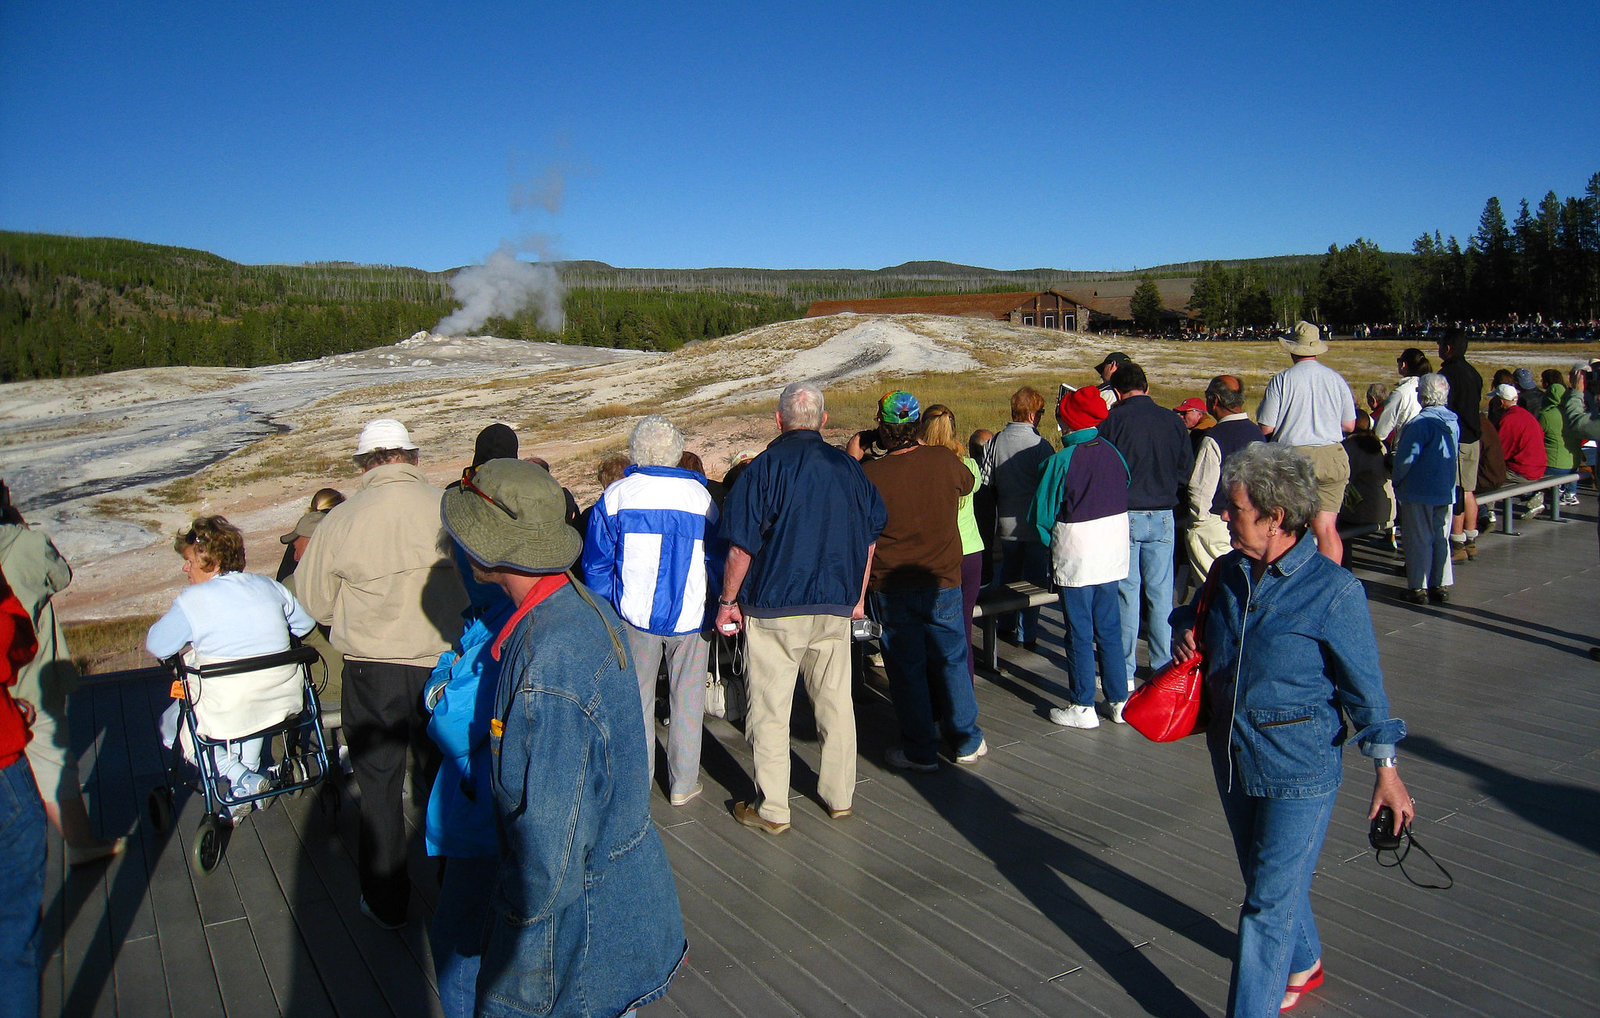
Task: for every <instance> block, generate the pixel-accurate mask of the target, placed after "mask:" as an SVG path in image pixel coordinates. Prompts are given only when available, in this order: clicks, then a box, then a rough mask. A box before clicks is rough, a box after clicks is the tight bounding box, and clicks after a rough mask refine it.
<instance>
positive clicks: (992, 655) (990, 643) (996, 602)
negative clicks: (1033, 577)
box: [972, 580, 1058, 672]
mask: <svg viewBox="0 0 1600 1018" xmlns="http://www.w3.org/2000/svg"><path fill="white" fill-rule="evenodd" d="M1057 597H1058V595H1057V594H1056V593H1055V592H1054V591H1050V590H1046V589H1045V588H1043V587H1041V586H1039V585H1037V584H1034V583H1029V582H1027V581H1026V580H1015V581H1013V582H1011V583H997V584H992V585H990V586H988V587H985V588H984V589H983V590H982V591H981V592H980V593H979V594H978V603H977V605H976V606H975V607H974V608H973V609H972V620H973V621H974V622H977V623H979V624H980V625H981V626H982V629H983V641H982V647H983V657H982V660H981V661H980V662H979V664H980V666H981V667H984V668H987V669H988V670H989V671H991V672H997V671H999V670H1000V616H1001V615H1005V614H1006V613H1008V612H1014V611H1022V610H1023V609H1025V608H1037V607H1040V606H1041V605H1047V604H1053V603H1055V601H1056V600H1057Z"/></svg>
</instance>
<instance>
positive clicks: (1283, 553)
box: [1174, 442, 1414, 1018]
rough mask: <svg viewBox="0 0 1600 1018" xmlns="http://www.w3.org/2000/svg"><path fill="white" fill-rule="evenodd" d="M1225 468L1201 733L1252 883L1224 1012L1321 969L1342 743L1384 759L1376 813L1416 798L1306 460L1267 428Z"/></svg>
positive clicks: (1397, 727) (1255, 1005)
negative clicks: (1206, 712)
mask: <svg viewBox="0 0 1600 1018" xmlns="http://www.w3.org/2000/svg"><path fill="white" fill-rule="evenodd" d="M1220 483H1221V486H1222V488H1223V490H1225V491H1227V492H1228V506H1227V509H1226V510H1225V511H1224V513H1223V518H1224V519H1225V520H1226V521H1227V524H1228V531H1229V535H1230V536H1231V537H1232V540H1233V547H1234V549H1235V550H1234V551H1233V552H1231V553H1229V554H1227V555H1224V556H1223V557H1222V558H1220V559H1218V560H1217V562H1216V564H1215V565H1214V566H1213V567H1212V569H1213V571H1214V572H1215V573H1216V577H1217V580H1216V585H1215V591H1214V593H1213V595H1212V601H1211V606H1210V608H1209V610H1208V611H1207V613H1206V618H1205V623H1204V625H1205V630H1204V633H1203V634H1202V640H1201V644H1202V648H1203V650H1204V653H1205V662H1206V663H1205V691H1206V696H1207V698H1208V700H1209V706H1210V708H1211V723H1210V726H1209V729H1208V731H1207V733H1206V741H1207V744H1208V746H1209V747H1210V749H1211V761H1212V769H1213V771H1214V773H1215V775H1216V780H1217V790H1218V792H1219V793H1220V794H1221V796H1222V809H1223V813H1224V815H1225V816H1226V817H1227V820H1228V829H1229V830H1230V832H1231V833H1232V834H1233V843H1234V850H1235V851H1236V852H1237V854H1238V857H1239V868H1240V870H1241V871H1242V873H1243V875H1244V884H1245V895H1244V904H1243V906H1242V907H1241V909H1240V915H1239V946H1238V952H1237V954H1236V955H1235V958H1234V965H1233V974H1232V980H1231V983H1230V986H1229V989H1228V1014H1229V1015H1230V1016H1235V1018H1245V1016H1249V1018H1266V1016H1270V1015H1276V1014H1277V1013H1278V1012H1279V1010H1287V1009H1289V1008H1291V1007H1293V1006H1294V1005H1295V1004H1296V1003H1298V1002H1299V1000H1300V997H1301V996H1302V995H1303V994H1304V993H1305V992H1306V991H1308V990H1310V989H1312V988H1314V987H1316V986H1319V985H1321V983H1322V945H1321V943H1320V942H1319V941H1318V939H1317V928H1316V923H1315V921H1314V920H1313V919H1312V917H1311V878H1312V875H1313V873H1314V872H1315V870H1316V865H1317V855H1318V854H1319V853H1320V852H1321V850H1322V840H1323V837H1324V835H1325V834H1326V833H1327V830H1328V818H1329V816H1330V815H1331V813H1332V811H1333V801H1334V798H1335V796H1336V795H1337V794H1338V791H1339V781H1340V779H1341V777H1342V776H1343V769H1342V764H1341V759H1340V754H1341V749H1342V747H1343V746H1344V744H1345V743H1346V742H1351V741H1354V742H1356V743H1357V744H1358V745H1359V746H1360V748H1361V752H1362V754H1363V755H1365V756H1368V757H1372V758H1373V760H1374V762H1375V764H1376V766H1377V782H1376V785H1375V787H1374V789H1373V793H1372V802H1371V807H1370V809H1369V810H1368V813H1367V816H1368V818H1369V819H1370V818H1371V817H1373V816H1376V815H1377V812H1378V808H1379V807H1380V806H1388V807H1389V808H1391V809H1392V810H1394V813H1395V816H1396V817H1397V818H1398V820H1399V822H1400V823H1402V824H1405V823H1409V822H1410V821H1411V817H1412V815H1413V813H1414V810H1413V808H1412V802H1411V798H1410V796H1409V795H1407V793H1406V788H1405V785H1404V784H1403V783H1402V782H1401V780H1400V777H1399V775H1398V773H1397V772H1396V770H1395V766H1394V747H1395V743H1396V742H1398V741H1399V740H1400V739H1402V738H1404V737H1405V723H1404V722H1402V721H1400V720H1399V719H1398V718H1392V717H1390V716H1389V701H1388V698H1387V697H1386V696H1385V695H1384V692H1383V676H1382V672H1381V671H1380V670H1379V666H1378V645H1377V640H1376V638H1375V637H1374V636H1373V632H1372V620H1371V617H1370V616H1369V615H1368V613H1367V600H1366V592H1365V591H1364V590H1363V589H1362V586H1361V583H1360V581H1358V580H1357V579H1356V578H1355V577H1354V576H1352V575H1351V574H1350V573H1349V572H1347V571H1346V570H1344V569H1342V568H1340V567H1339V566H1337V565H1334V564H1333V563H1332V562H1331V561H1329V560H1328V559H1326V558H1324V557H1323V556H1321V555H1319V554H1317V544H1316V540H1315V538H1313V537H1310V536H1308V535H1307V528H1308V527H1309V526H1310V522H1311V519H1312V517H1313V516H1314V515H1315V513H1316V510H1317V483H1316V477H1315V475H1314V474H1313V472H1312V467H1311V462H1310V461H1309V460H1307V459H1306V458H1305V457H1303V456H1301V455H1300V454H1299V453H1297V452H1295V451H1294V450H1293V449H1289V448H1287V447H1284V446H1279V445H1274V444H1271V443H1266V442H1262V443H1257V444H1255V445H1252V446H1250V447H1248V448H1247V449H1245V450H1244V451H1242V452H1238V453H1235V454H1234V455H1233V456H1231V457H1230V458H1229V459H1228V462H1227V463H1226V464H1224V466H1223V470H1222V478H1221V482H1220ZM1174 614H1175V618H1174V629H1175V630H1181V634H1179V636H1178V639H1177V641H1176V643H1177V646H1178V648H1179V652H1180V656H1182V655H1183V654H1186V653H1188V652H1189V651H1191V650H1192V649H1193V648H1194V644H1195V634H1194V614H1193V609H1192V608H1185V609H1181V614H1182V615H1183V616H1184V617H1176V616H1178V615H1179V613H1174ZM1345 718H1348V719H1349V723H1350V727H1352V728H1354V729H1355V734H1354V735H1347V732H1348V729H1347V727H1346V724H1345V720H1344V719H1345Z"/></svg>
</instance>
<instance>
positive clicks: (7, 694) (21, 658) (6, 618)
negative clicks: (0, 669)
mask: <svg viewBox="0 0 1600 1018" xmlns="http://www.w3.org/2000/svg"><path fill="white" fill-rule="evenodd" d="M0 647H3V648H5V672H4V674H3V675H0V770H3V769H4V768H7V767H10V766H11V765H12V764H14V763H16V762H17V758H18V757H20V756H21V755H22V748H23V747H24V746H26V745H27V744H28V740H29V739H30V738H32V737H33V733H32V732H30V731H28V724H27V722H26V721H24V720H23V717H22V711H21V710H19V709H18V707H17V702H16V701H15V700H13V699H11V687H12V686H13V685H15V684H16V681H17V669H19V668H21V667H22V666H23V665H25V664H27V663H28V662H29V661H32V660H33V655H34V654H35V653H37V652H38V650H39V643H38V640H37V639H35V637H34V635H33V618H32V617H31V616H30V615H29V614H28V609H26V608H24V607H22V602H21V601H18V600H17V595H15V594H13V593H12V592H11V585H10V584H9V583H7V582H6V578H5V575H4V574H3V573H0Z"/></svg>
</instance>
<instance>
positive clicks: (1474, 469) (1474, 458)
mask: <svg viewBox="0 0 1600 1018" xmlns="http://www.w3.org/2000/svg"><path fill="white" fill-rule="evenodd" d="M1482 448H1483V446H1481V445H1479V444H1478V443H1477V442H1462V443H1461V451H1460V452H1459V453H1458V454H1457V455H1456V483H1457V484H1459V485H1461V487H1462V489H1463V490H1464V491H1468V492H1470V491H1473V490H1474V489H1476V488H1477V487H1478V453H1479V451H1480V450H1481V449H1482Z"/></svg>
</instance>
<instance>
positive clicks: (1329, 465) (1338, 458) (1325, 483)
mask: <svg viewBox="0 0 1600 1018" xmlns="http://www.w3.org/2000/svg"><path fill="white" fill-rule="evenodd" d="M1294 451H1295V452H1297V453H1299V454H1300V455H1302V456H1304V457H1305V458H1306V459H1308V460H1310V461H1311V468H1312V469H1313V470H1315V471H1316V473H1317V509H1318V510H1319V511H1320V512H1325V513H1336V512H1338V511H1339V507H1340V506H1342V505H1344V489H1345V485H1347V484H1349V483H1350V454H1349V453H1347V452H1345V451H1344V446H1342V445H1338V444H1335V445H1297V446H1295V447H1294Z"/></svg>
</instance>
